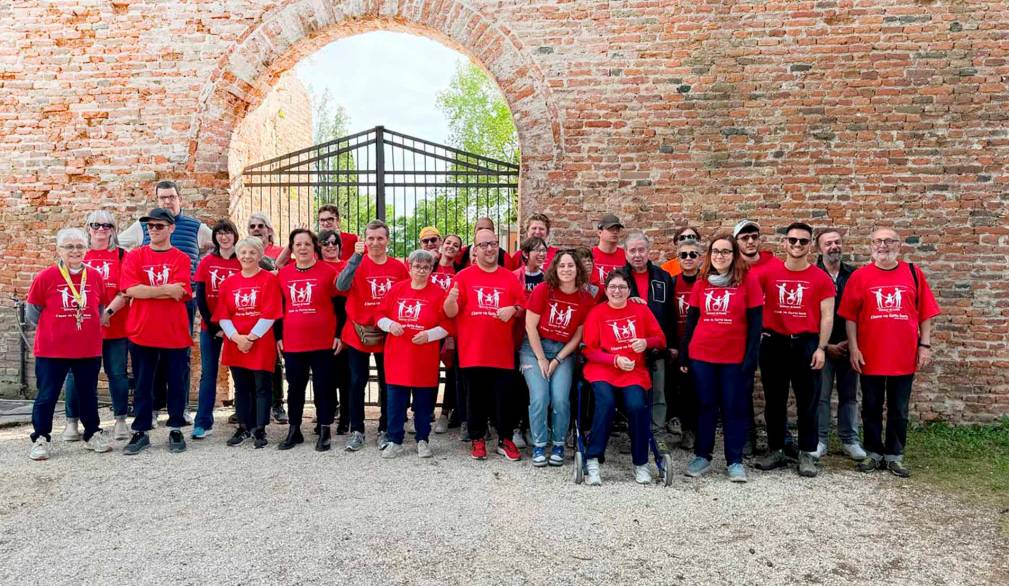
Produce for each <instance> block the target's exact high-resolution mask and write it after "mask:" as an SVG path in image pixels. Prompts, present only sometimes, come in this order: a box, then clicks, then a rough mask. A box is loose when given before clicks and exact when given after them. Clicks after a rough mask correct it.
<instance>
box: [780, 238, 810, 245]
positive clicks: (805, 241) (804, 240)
mask: <svg viewBox="0 0 1009 586" xmlns="http://www.w3.org/2000/svg"><path fill="white" fill-rule="evenodd" d="M785 240H787V241H788V243H789V244H790V245H791V246H795V245H796V244H798V245H799V246H809V238H796V237H794V236H787V237H786V238H785Z"/></svg>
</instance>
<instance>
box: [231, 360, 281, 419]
mask: <svg viewBox="0 0 1009 586" xmlns="http://www.w3.org/2000/svg"><path fill="white" fill-rule="evenodd" d="M272 376H273V373H272V372H268V371H265V370H249V369H248V368H241V367H238V366H232V367H231V378H232V379H234V381H235V412H236V413H237V414H238V421H239V422H240V423H241V424H242V425H243V426H244V427H245V429H246V430H248V431H249V432H250V433H252V432H256V431H265V430H266V426H267V424H268V423H270V403H271V402H272V401H271V396H270V394H271V393H270V379H271V377H272Z"/></svg>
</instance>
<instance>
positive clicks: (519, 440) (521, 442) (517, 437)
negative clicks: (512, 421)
mask: <svg viewBox="0 0 1009 586" xmlns="http://www.w3.org/2000/svg"><path fill="white" fill-rule="evenodd" d="M512 443H514V444H515V447H516V448H518V449H520V450H522V449H525V447H526V438H525V437H523V435H522V430H521V429H516V430H515V433H513V434H512Z"/></svg>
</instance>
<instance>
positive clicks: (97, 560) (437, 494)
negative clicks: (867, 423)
mask: <svg viewBox="0 0 1009 586" xmlns="http://www.w3.org/2000/svg"><path fill="white" fill-rule="evenodd" d="M109 427H111V426H109ZM60 430H62V421H57V424H56V434H57V435H58V433H59V431H60ZM29 431H30V428H28V427H25V426H22V427H15V428H9V429H3V430H0V470H2V471H3V480H2V484H0V493H2V497H0V584H27V583H34V584H39V583H41V584H69V583H82V582H83V583H98V582H102V583H106V584H120V583H122V584H125V583H132V584H136V583H154V582H155V581H158V582H161V581H172V582H177V583H184V584H195V583H229V584H230V583H241V584H247V583H286V584H293V583H322V582H327V583H334V584H354V585H366V584H430V585H445V584H461V583H475V584H603V583H605V584H662V585H667V584H786V583H799V582H802V583H816V584H884V583H885V584H972V585H973V584H986V583H989V584H1009V569H1007V562H1006V560H1007V559H1009V548H1007V544H1006V542H1005V540H1004V539H1002V538H1001V537H1000V535H999V532H998V529H997V527H996V523H995V521H994V520H993V518H992V514H991V512H990V511H985V510H975V509H971V508H969V507H966V506H965V505H963V504H961V503H960V502H959V501H956V500H954V499H952V498H950V497H946V496H943V495H937V494H935V493H934V492H932V491H929V490H926V489H924V488H921V487H920V486H918V485H916V484H915V483H914V482H913V479H912V480H911V481H904V480H899V479H897V478H895V477H893V476H891V475H889V474H882V473H879V474H875V475H872V476H865V475H862V474H860V473H857V472H854V471H851V470H850V466H849V465H848V464H847V463H846V462H843V461H842V460H841V458H839V457H833V458H828V459H827V464H828V467H829V468H830V469H829V470H827V471H825V473H823V474H821V475H820V476H818V477H817V478H815V479H811V480H806V479H800V478H798V477H797V476H796V475H795V474H794V472H789V471H783V470H782V471H777V472H773V473H761V472H759V471H756V470H752V469H751V470H750V482H749V483H748V484H746V485H734V484H731V483H729V482H728V481H727V480H726V478H725V476H724V474H723V472H722V470H721V465H720V464H719V465H718V468H719V470H718V471H717V472H716V473H714V474H711V475H709V476H708V477H706V478H704V479H702V480H699V481H697V480H691V479H688V478H686V477H684V476H682V475H681V472H682V470H683V469H684V468H685V466H686V462H687V455H686V453H685V452H682V451H678V452H677V454H676V467H677V468H676V471H677V474H676V476H675V478H674V481H673V485H672V486H670V487H668V488H665V487H662V486H660V485H658V484H656V485H654V486H638V485H636V484H635V483H634V481H633V478H632V475H631V472H630V461H629V456H622V455H619V454H618V453H617V450H612V449H611V453H610V455H609V459H608V461H607V463H606V464H605V465H604V466H603V481H604V485H603V486H602V487H586V486H577V485H575V484H573V483H572V482H571V477H570V476H571V465H570V463H569V464H568V465H566V466H565V467H564V468H563V469H557V468H547V469H535V468H533V467H532V465H531V464H530V463H529V461H528V459H526V460H523V461H522V462H520V463H510V462H506V461H504V460H503V459H502V458H500V457H498V456H495V455H493V454H492V455H491V456H490V459H489V460H488V461H486V462H476V461H473V460H471V459H470V458H469V456H468V452H467V448H468V444H463V443H461V442H460V441H458V436H457V435H456V434H455V433H449V434H446V435H440V436H434V439H433V442H432V446H433V447H434V449H435V457H434V458H432V459H430V460H420V459H418V458H417V457H416V455H415V454H414V453H412V452H411V451H410V450H411V449H412V448H413V444H412V442H411V441H410V440H409V439H408V440H407V447H408V451H407V453H405V454H404V455H403V456H401V457H400V458H399V459H396V460H392V461H387V460H382V459H380V458H379V452H378V450H377V449H376V448H375V447H374V443H373V437H374V434H373V429H372V428H371V427H369V435H368V439H369V447H368V448H367V449H366V450H364V451H362V452H360V453H346V452H344V451H343V450H342V446H343V438H335V439H336V442H335V444H334V448H335V449H334V450H332V451H330V452H328V453H322V454H320V453H316V452H315V451H313V449H312V447H311V445H310V443H309V444H306V445H303V446H298V447H297V448H295V449H294V450H291V451H289V452H280V451H279V450H277V449H276V444H277V443H279V441H280V440H281V439H282V435H283V434H284V432H285V429H284V428H282V426H276V425H274V426H271V429H270V431H269V438H270V442H271V445H270V446H269V447H267V448H266V449H263V450H255V449H253V448H252V446H251V445H250V444H249V443H248V442H247V444H246V445H243V446H240V447H237V448H228V447H227V446H225V443H224V442H225V440H226V439H227V436H228V435H229V434H230V426H229V425H227V424H226V423H224V421H223V414H219V416H218V425H217V428H216V434H215V435H213V436H211V437H210V438H208V439H207V440H204V441H202V442H195V441H191V440H188V434H187V441H189V450H188V451H187V452H186V453H184V454H170V453H168V450H167V447H166V443H167V431H166V430H165V429H164V428H163V427H160V428H159V429H158V430H156V431H155V432H154V433H153V435H152V443H153V445H152V447H151V449H150V450H148V451H147V452H145V453H143V454H141V455H140V456H137V457H134V458H128V457H125V456H123V455H121V454H120V453H118V450H116V451H113V452H111V453H107V454H94V453H92V452H88V451H85V449H84V447H83V445H82V444H80V443H74V444H66V443H63V442H60V441H59V440H58V439H55V438H54V441H53V447H54V450H53V452H54V453H53V457H52V459H50V460H49V461H47V462H32V461H30V460H29V459H28V450H29V443H28V441H27V439H26V436H27V434H28V433H29ZM306 440H308V442H312V441H314V440H313V438H312V437H307V438H306ZM123 443H124V442H117V443H116V444H115V445H116V447H117V448H118V447H119V446H121V445H122V444H123ZM569 456H570V454H569ZM718 462H719V458H718V457H717V456H716V464H718Z"/></svg>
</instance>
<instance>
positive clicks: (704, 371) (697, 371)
mask: <svg viewBox="0 0 1009 586" xmlns="http://www.w3.org/2000/svg"><path fill="white" fill-rule="evenodd" d="M690 373H691V374H692V375H693V377H694V389H695V390H696V392H697V439H696V441H695V443H694V455H695V456H700V457H701V458H707V459H708V460H711V455H712V452H713V451H714V449H715V425H716V423H717V420H718V411H719V409H721V412H722V427H723V430H722V431H723V434H724V436H725V463H726V464H727V465H728V464H741V463H742V462H743V445H744V444H745V443H746V434H747V431H748V430H749V428H750V423H751V420H750V418H749V407H748V405H749V395H750V383H749V382H748V381H747V380H746V379H747V378H751V379H752V375H751V376H749V377H748V376H747V375H746V374H745V373H744V372H743V365H742V364H715V363H712V362H703V361H701V360H691V361H690Z"/></svg>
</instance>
